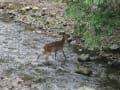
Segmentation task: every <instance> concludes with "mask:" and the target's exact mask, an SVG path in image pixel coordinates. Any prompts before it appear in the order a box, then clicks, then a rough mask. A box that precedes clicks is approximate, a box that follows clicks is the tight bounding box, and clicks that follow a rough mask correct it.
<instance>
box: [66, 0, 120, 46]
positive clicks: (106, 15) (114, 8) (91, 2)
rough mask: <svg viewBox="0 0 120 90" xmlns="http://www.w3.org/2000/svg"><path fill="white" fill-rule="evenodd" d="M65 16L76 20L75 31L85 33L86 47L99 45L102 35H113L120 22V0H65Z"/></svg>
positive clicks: (77, 33)
mask: <svg viewBox="0 0 120 90" xmlns="http://www.w3.org/2000/svg"><path fill="white" fill-rule="evenodd" d="M64 1H65V2H66V3H67V5H66V7H65V16H67V17H70V18H73V19H74V20H75V21H76V24H75V27H74V33H75V34H76V35H79V34H80V33H81V32H82V33H83V38H84V39H85V42H84V45H85V47H97V46H98V42H99V41H100V36H101V35H111V34H112V33H113V31H114V30H115V29H114V28H115V26H116V25H118V24H120V10H119V9H120V0H64Z"/></svg>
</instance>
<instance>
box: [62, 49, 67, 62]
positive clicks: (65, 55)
mask: <svg viewBox="0 0 120 90" xmlns="http://www.w3.org/2000/svg"><path fill="white" fill-rule="evenodd" d="M63 55H64V57H65V60H66V59H67V58H66V55H65V52H64V50H63Z"/></svg>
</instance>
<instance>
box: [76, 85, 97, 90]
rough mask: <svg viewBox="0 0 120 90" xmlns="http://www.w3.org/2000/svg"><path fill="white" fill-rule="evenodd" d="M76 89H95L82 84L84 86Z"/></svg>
mask: <svg viewBox="0 0 120 90" xmlns="http://www.w3.org/2000/svg"><path fill="white" fill-rule="evenodd" d="M78 90H95V89H94V88H91V87H87V86H84V87H80V88H79V89H78Z"/></svg>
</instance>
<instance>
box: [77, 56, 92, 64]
mask: <svg viewBox="0 0 120 90" xmlns="http://www.w3.org/2000/svg"><path fill="white" fill-rule="evenodd" d="M89 58H90V55H89V54H81V55H80V56H78V61H82V62H84V61H89V60H90V59H89Z"/></svg>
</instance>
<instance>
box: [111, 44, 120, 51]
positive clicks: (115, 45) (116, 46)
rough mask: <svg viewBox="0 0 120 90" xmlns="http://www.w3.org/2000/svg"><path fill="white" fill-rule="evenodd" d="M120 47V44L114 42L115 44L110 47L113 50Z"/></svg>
mask: <svg viewBox="0 0 120 90" xmlns="http://www.w3.org/2000/svg"><path fill="white" fill-rule="evenodd" d="M119 48H120V46H119V45H117V44H113V45H111V46H110V47H109V49H110V50H111V51H116V50H118V49H119Z"/></svg>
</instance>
